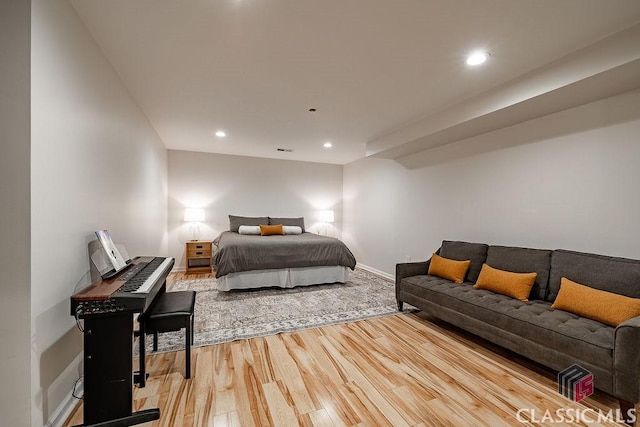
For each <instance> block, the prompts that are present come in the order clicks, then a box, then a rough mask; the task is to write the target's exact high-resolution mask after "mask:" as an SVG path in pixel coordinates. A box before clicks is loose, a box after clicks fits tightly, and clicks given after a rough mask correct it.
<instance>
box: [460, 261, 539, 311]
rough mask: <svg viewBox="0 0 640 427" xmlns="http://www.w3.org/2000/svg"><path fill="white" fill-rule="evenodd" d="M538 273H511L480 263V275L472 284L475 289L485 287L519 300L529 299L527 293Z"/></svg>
mask: <svg viewBox="0 0 640 427" xmlns="http://www.w3.org/2000/svg"><path fill="white" fill-rule="evenodd" d="M536 277H538V273H512V272H510V271H505V270H498V269H497V268H493V267H491V266H490V265H487V264H482V270H480V276H479V277H478V280H477V281H476V284H475V285H473V287H474V288H476V289H487V290H489V291H493V292H495V293H497V294H502V295H506V296H508V297H511V298H515V299H519V300H520V301H525V302H526V301H529V293H530V292H531V288H532V287H533V284H534V283H535V282H536Z"/></svg>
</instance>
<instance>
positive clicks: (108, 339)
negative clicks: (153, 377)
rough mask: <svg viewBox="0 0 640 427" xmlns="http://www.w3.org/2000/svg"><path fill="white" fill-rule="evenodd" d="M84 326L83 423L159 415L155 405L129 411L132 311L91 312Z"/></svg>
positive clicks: (117, 422)
mask: <svg viewBox="0 0 640 427" xmlns="http://www.w3.org/2000/svg"><path fill="white" fill-rule="evenodd" d="M84 328H85V334H84V371H85V383H84V402H83V405H84V408H83V413H84V424H82V425H83V426H96V427H97V426H114V427H115V426H131V425H135V424H140V423H144V422H147V421H153V420H157V419H159V418H160V409H158V408H154V409H150V410H145V411H138V412H132V406H133V372H132V371H133V359H132V354H133V353H132V352H133V313H131V312H120V313H109V314H105V315H96V316H90V317H87V318H85V319H84ZM114 349H118V351H114Z"/></svg>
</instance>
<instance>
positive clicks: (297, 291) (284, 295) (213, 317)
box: [147, 269, 412, 351]
mask: <svg viewBox="0 0 640 427" xmlns="http://www.w3.org/2000/svg"><path fill="white" fill-rule="evenodd" d="M188 289H190V290H195V291H196V292H197V294H196V308H195V337H194V346H204V345H211V344H219V343H223V342H228V341H234V340H238V339H245V338H254V337H259V336H265V335H272V334H277V333H281V332H292V331H297V330H300V329H308V328H315V327H320V326H326V325H332V324H336V323H345V322H353V321H356V320H362V319H368V318H372V317H379V316H386V315H391V314H396V313H398V311H397V304H396V298H395V285H394V283H393V282H390V281H388V280H385V279H382V278H380V277H378V276H374V275H372V274H369V273H367V272H365V271H363V270H361V269H356V270H355V271H353V272H350V275H349V280H348V281H347V283H344V284H340V283H335V284H330V285H315V286H303V287H297V288H293V289H280V288H269V289H256V290H244V291H231V292H224V291H218V290H217V289H216V280H215V279H192V280H177V281H175V282H174V283H173V284H172V285H171V286H170V289H169V291H181V290H188ZM411 309H412V307H410V306H407V305H406V304H405V311H409V310H411ZM151 341H153V340H152V339H151V337H149V338H148V339H147V345H148V347H149V349H150V348H151V347H150V346H151ZM158 341H159V342H158V351H174V350H179V349H183V348H184V331H180V332H169V333H164V334H160V335H159V340H158Z"/></svg>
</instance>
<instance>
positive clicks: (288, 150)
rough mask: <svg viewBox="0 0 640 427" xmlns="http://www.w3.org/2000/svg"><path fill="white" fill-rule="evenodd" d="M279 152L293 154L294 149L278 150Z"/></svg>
mask: <svg viewBox="0 0 640 427" xmlns="http://www.w3.org/2000/svg"><path fill="white" fill-rule="evenodd" d="M277 150H278V151H283V152H285V153H293V149H292V148H278V149H277Z"/></svg>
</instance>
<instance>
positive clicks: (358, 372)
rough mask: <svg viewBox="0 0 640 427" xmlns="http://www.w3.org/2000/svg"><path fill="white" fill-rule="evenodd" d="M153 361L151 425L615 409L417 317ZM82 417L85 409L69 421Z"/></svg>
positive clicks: (469, 417) (477, 417) (501, 416)
mask: <svg viewBox="0 0 640 427" xmlns="http://www.w3.org/2000/svg"><path fill="white" fill-rule="evenodd" d="M174 278H178V277H174ZM180 278H182V277H180ZM147 360H148V362H147V369H148V372H149V373H150V378H149V381H148V382H147V386H146V387H145V388H143V389H138V388H136V389H135V390H134V409H135V410H140V409H146V408H153V407H159V408H160V411H161V419H160V420H159V421H157V422H154V423H149V424H147V425H153V426H209V425H215V426H218V425H220V426H227V425H231V426H298V425H302V426H355V425H358V426H388V425H389V426H390V425H393V426H408V425H411V426H448V425H451V426H467V425H468V426H480V425H487V426H502V425H523V424H522V423H520V422H519V421H518V420H517V419H516V411H518V409H521V408H531V409H534V410H535V413H536V416H537V417H539V418H538V419H541V418H542V416H543V414H544V412H545V411H546V410H550V411H552V412H554V411H555V410H556V409H559V408H574V409H576V408H581V409H582V410H585V409H586V408H587V407H588V408H594V409H603V410H605V411H608V410H610V409H615V408H617V401H615V400H614V399H613V398H612V397H611V396H608V395H606V394H604V393H596V394H595V395H594V396H592V397H590V398H588V399H586V400H585V401H583V402H582V403H584V405H585V406H582V405H578V404H575V403H572V402H569V401H568V400H567V399H565V398H564V397H562V396H560V395H559V394H558V393H557V391H556V387H557V386H556V380H555V373H554V372H552V371H549V370H546V368H543V367H541V366H539V365H537V364H534V363H532V362H530V361H527V360H526V359H522V358H520V357H519V356H517V355H515V354H514V353H511V352H509V351H506V350H503V349H500V348H499V347H496V346H493V345H491V344H489V343H487V342H486V341H484V340H481V339H479V338H477V337H474V336H473V335H470V334H467V333H465V332H463V331H461V330H459V329H457V328H455V327H453V326H450V325H448V324H446V323H444V322H439V321H437V320H433V319H426V318H423V317H421V316H419V315H414V314H399V315H395V316H388V317H383V318H377V319H370V320H364V321H360V322H355V323H349V324H342V325H334V326H328V327H323V328H316V329H309V330H304V331H299V332H295V333H289V334H279V335H274V336H268V337H263V338H254V339H250V340H242V341H235V342H231V343H225V344H219V345H215V346H207V347H200V348H194V349H193V360H192V362H193V364H192V379H190V380H185V379H184V378H183V370H184V352H182V351H180V352H171V353H163V354H157V355H151V356H149V357H148V359H147ZM136 363H137V362H136ZM81 422H82V406H81V405H79V406H78V409H77V410H76V411H75V412H74V413H73V414H72V416H71V417H70V419H69V420H68V421H67V425H75V424H80V423H81ZM527 425H544V423H538V422H535V421H534V422H530V423H529V424H527ZM563 425H583V424H578V423H574V424H571V423H565V424H563ZM589 425H603V424H589Z"/></svg>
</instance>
